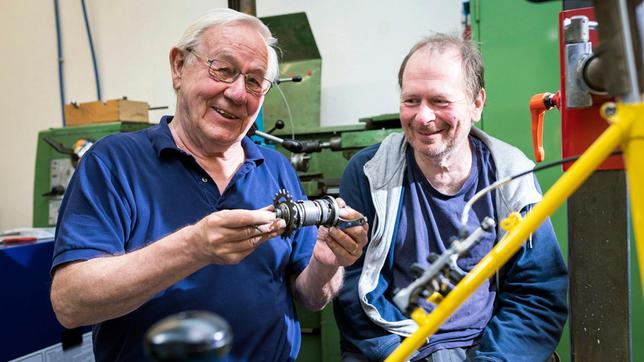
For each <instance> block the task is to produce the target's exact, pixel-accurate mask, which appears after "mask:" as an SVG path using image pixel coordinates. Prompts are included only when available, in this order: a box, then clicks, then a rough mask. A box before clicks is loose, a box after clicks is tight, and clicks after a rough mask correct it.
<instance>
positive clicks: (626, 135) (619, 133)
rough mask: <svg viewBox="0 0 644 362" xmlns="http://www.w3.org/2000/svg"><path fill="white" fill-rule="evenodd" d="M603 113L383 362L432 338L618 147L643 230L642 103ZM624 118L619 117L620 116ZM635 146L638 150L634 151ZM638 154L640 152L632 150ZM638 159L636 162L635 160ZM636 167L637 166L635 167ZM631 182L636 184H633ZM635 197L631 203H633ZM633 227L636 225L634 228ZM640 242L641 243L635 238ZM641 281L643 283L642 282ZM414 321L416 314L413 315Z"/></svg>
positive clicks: (402, 357) (396, 361)
mask: <svg viewBox="0 0 644 362" xmlns="http://www.w3.org/2000/svg"><path fill="white" fill-rule="evenodd" d="M602 112H603V113H604V114H607V117H608V118H609V119H610V120H611V121H612V122H613V124H612V125H610V126H609V127H608V128H607V129H606V130H605V131H604V132H603V133H602V134H601V135H600V136H599V138H598V139H597V140H596V141H595V142H594V143H593V144H592V145H591V146H590V147H589V148H588V149H587V150H586V152H584V153H583V154H582V156H581V157H580V158H579V160H577V162H575V163H574V164H573V165H572V166H571V167H570V169H568V171H567V172H566V173H564V174H563V175H562V176H561V177H560V178H559V180H557V182H556V183H555V184H554V185H552V187H551V188H550V190H548V192H546V194H545V195H544V196H543V200H541V202H539V203H538V204H536V205H535V206H534V207H533V208H532V209H531V210H530V211H529V212H528V214H527V215H526V217H525V219H524V220H523V221H522V222H521V223H520V224H519V225H518V226H516V227H514V228H513V229H512V230H511V231H509V232H508V233H507V234H506V235H505V237H503V239H501V240H500V241H499V242H498V243H497V244H496V246H495V247H494V248H493V249H492V250H491V251H490V252H489V253H488V254H487V255H486V256H485V257H484V258H483V259H481V261H480V262H479V263H478V264H477V265H476V266H475V267H474V269H472V270H471V271H470V272H469V273H468V274H467V275H466V276H465V277H464V278H463V279H462V280H461V281H460V282H459V283H458V284H457V285H456V287H455V288H454V289H453V290H452V291H451V292H450V293H449V294H448V295H447V297H445V299H443V300H442V301H441V302H440V303H439V304H438V305H437V306H436V308H435V309H434V310H433V311H432V313H431V314H429V315H428V316H426V317H425V318H418V319H419V320H422V321H423V323H421V324H420V325H419V327H418V330H417V331H416V332H414V333H413V334H412V335H411V336H409V337H408V338H406V339H405V340H404V341H403V342H402V343H401V344H400V346H398V348H397V349H396V350H395V351H394V352H393V353H392V354H391V355H390V356H389V357H387V359H386V360H385V362H402V361H406V360H407V359H408V358H409V356H411V355H412V354H413V353H414V351H416V350H417V349H418V348H420V347H421V346H422V345H423V344H424V343H425V341H426V340H427V338H429V337H430V336H431V335H433V334H434V333H435V332H436V331H437V330H438V328H439V327H440V326H441V324H443V322H444V321H445V320H446V319H447V318H449V316H450V315H452V313H454V311H455V310H456V309H457V308H458V307H459V306H460V305H461V304H462V303H463V301H465V299H467V298H468V297H469V296H470V295H471V294H472V293H473V292H474V291H476V289H478V288H479V287H480V286H481V284H483V282H485V281H486V280H488V279H489V278H491V277H492V275H494V273H495V272H496V271H497V270H498V269H499V268H500V267H502V266H503V265H504V264H505V263H506V262H507V261H508V260H509V259H510V258H511V257H512V256H513V255H514V254H515V253H516V252H517V251H518V250H519V249H520V248H521V245H523V243H524V241H525V240H527V238H528V237H529V236H530V234H532V233H533V232H534V231H535V230H537V228H539V226H540V225H541V224H542V223H543V222H544V221H545V219H546V218H547V217H548V216H550V215H551V214H552V213H554V212H555V211H556V210H557V208H558V207H559V206H561V204H562V203H563V202H564V201H565V200H566V199H567V198H568V197H569V196H570V195H571V194H572V193H573V192H575V191H576V190H577V188H579V186H580V185H581V184H582V183H583V182H584V181H585V180H586V179H587V178H588V177H589V176H590V175H591V174H592V173H593V171H594V170H595V169H596V168H597V166H599V165H600V164H601V163H602V162H603V161H604V160H605V159H606V158H607V157H608V156H609V155H610V153H611V152H613V151H614V150H615V149H616V147H617V146H618V145H620V143H623V144H625V145H626V146H625V147H624V148H625V149H627V150H628V151H627V152H626V154H625V157H626V158H628V155H629V154H631V155H632V156H634V157H630V158H631V159H632V161H630V162H628V163H627V166H628V168H629V169H632V170H636V171H637V172H636V173H635V172H634V173H633V174H634V175H632V176H631V178H629V180H631V181H630V183H631V184H634V183H636V182H637V180H639V185H637V190H633V189H632V187H633V186H632V185H631V191H636V192H638V194H637V195H633V193H631V203H632V207H633V209H638V212H637V215H638V217H639V218H638V219H634V220H635V221H634V222H635V223H636V224H639V227H638V228H636V234H637V232H638V231H637V229H639V230H640V231H639V232H640V233H641V232H643V231H644V230H642V227H643V226H644V225H643V222H644V221H643V220H642V219H641V217H642V214H641V213H640V212H639V209H640V208H641V206H642V201H643V200H642V197H643V196H644V193H642V192H644V186H642V184H644V177H643V176H644V167H642V158H643V157H644V153H642V147H643V144H642V141H644V139H641V138H639V137H638V139H637V146H633V145H632V144H633V143H632V142H628V141H629V140H630V138H631V136H630V131H631V126H632V124H633V123H634V121H635V120H636V118H640V119H638V120H637V122H638V123H639V124H638V126H637V127H635V129H636V130H637V132H638V134H639V136H641V135H642V134H644V132H642V129H643V128H644V126H642V122H644V119H642V117H644V105H643V104H642V103H636V104H628V105H626V104H622V103H618V104H614V103H607V104H604V105H603V106H602ZM622 112H623V113H624V114H621V113H622ZM636 147H637V148H636ZM637 150H639V151H637ZM636 155H640V159H639V160H637V159H636V158H637V156H636ZM636 164H637V165H639V167H638V166H637V165H636ZM633 179H635V180H633ZM636 197H637V198H638V199H637V200H634V199H633V198H636ZM636 226H637V225H636ZM639 240H642V238H639ZM643 242H644V241H643ZM641 249H642V248H638V252H639V259H640V265H644V264H642V262H643V261H644V251H642V250H641ZM643 279H644V278H643ZM416 316H418V313H416Z"/></svg>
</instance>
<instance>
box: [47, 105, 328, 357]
mask: <svg viewBox="0 0 644 362" xmlns="http://www.w3.org/2000/svg"><path fill="white" fill-rule="evenodd" d="M171 121H172V117H167V116H166V117H164V118H162V119H161V122H160V124H159V125H158V126H154V127H151V128H148V129H145V130H141V131H138V132H132V133H121V134H116V135H111V136H108V137H105V138H104V139H102V140H100V141H98V142H97V143H96V144H95V145H94V146H93V147H92V148H91V149H90V150H89V151H88V152H87V153H86V154H85V155H84V156H83V158H82V160H81V162H80V164H79V166H78V169H77V170H76V172H75V173H74V176H73V178H72V180H71V182H70V185H69V188H68V190H67V192H66V193H65V199H64V200H63V203H62V205H61V209H60V213H59V220H58V228H57V230H56V245H55V250H54V259H53V265H52V271H53V270H54V269H55V268H56V267H57V266H59V265H61V264H64V263H68V262H72V261H77V260H87V259H91V258H96V257H102V256H110V255H120V254H124V253H127V252H130V251H133V250H136V249H139V248H142V247H145V246H146V245H147V244H149V243H153V242H155V241H156V240H159V239H160V238H162V237H164V236H165V235H168V234H170V233H172V232H174V231H176V230H178V229H180V228H182V227H184V226H186V225H190V224H194V223H196V222H197V221H199V220H200V219H202V218H203V217H204V216H206V215H208V214H210V213H213V212H216V211H219V210H224V209H258V208H262V207H265V206H267V205H269V204H271V203H272V198H273V196H274V195H275V193H276V192H277V191H278V190H279V189H286V190H288V191H289V192H290V193H291V195H293V197H294V199H305V198H306V196H305V195H304V193H303V190H302V188H301V185H300V183H299V180H298V178H297V175H296V173H295V171H294V170H293V168H292V167H291V165H290V164H289V162H288V160H287V159H286V158H285V157H283V156H282V155H281V154H279V153H278V152H276V151H274V150H271V149H268V148H264V147H260V146H257V145H255V144H254V143H253V142H252V141H251V140H250V139H248V138H244V139H243V141H242V146H243V149H244V152H245V155H246V159H245V162H244V163H243V165H242V166H241V167H240V168H239V170H238V171H237V173H236V174H235V175H234V177H233V178H232V180H231V181H230V183H229V185H228V186H227V187H226V189H225V190H224V192H223V194H220V192H219V190H218V188H217V185H216V184H215V182H214V181H213V180H212V179H211V178H210V177H209V176H208V174H207V173H206V172H205V171H204V170H203V169H202V168H201V167H200V166H199V165H198V164H197V162H196V161H195V159H194V158H193V157H192V156H190V155H188V154H186V153H185V152H183V151H182V150H180V149H179V148H177V146H176V144H175V142H174V140H173V138H172V135H171V133H170V129H169V128H168V123H169V122H171ZM315 234H316V229H315V228H314V227H306V228H302V229H300V230H298V231H297V232H296V233H294V234H293V235H292V236H291V237H290V238H288V239H286V240H285V239H282V238H281V237H277V238H274V239H271V240H268V241H266V242H265V243H264V244H262V245H261V246H260V247H259V248H258V249H257V250H256V251H255V252H253V253H252V254H251V255H249V256H248V257H246V258H245V259H244V260H242V261H241V262H240V263H239V264H236V265H209V266H207V267H205V268H203V269H201V270H199V271H197V272H196V273H194V274H192V275H190V276H189V277H187V278H185V279H183V280H181V281H179V282H178V283H176V284H175V285H173V286H172V287H170V288H168V289H166V290H164V291H162V292H160V293H159V294H158V295H156V296H154V297H153V298H152V299H151V300H149V301H148V302H147V303H145V304H144V305H142V306H141V307H140V308H138V309H137V310H135V311H133V312H131V313H129V314H127V315H125V316H123V317H120V318H116V319H113V320H108V321H105V322H103V323H99V324H97V325H95V326H94V327H93V339H94V353H95V356H96V360H97V361H142V360H145V357H144V352H143V339H144V334H145V332H146V330H147V329H148V328H149V327H150V326H151V325H152V324H153V323H155V322H157V321H158V320H160V319H162V318H164V317H166V316H168V315H171V314H175V313H178V312H181V311H185V310H207V311H211V312H214V313H217V314H219V315H220V316H222V317H223V318H224V319H226V320H227V321H228V323H230V325H231V327H232V330H233V333H234V339H233V348H232V351H231V353H230V354H229V360H230V361H288V360H294V359H295V357H296V355H297V352H298V350H299V347H300V327H299V323H298V321H297V317H296V315H295V309H294V306H293V302H292V295H291V293H290V290H289V281H290V277H291V276H297V275H298V274H299V273H300V272H301V271H302V270H303V269H304V268H305V267H306V265H307V264H308V262H309V259H310V257H311V254H312V250H313V245H314V243H315ZM117 277H118V276H117Z"/></svg>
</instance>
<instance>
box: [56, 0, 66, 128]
mask: <svg viewBox="0 0 644 362" xmlns="http://www.w3.org/2000/svg"><path fill="white" fill-rule="evenodd" d="M54 16H55V18H56V49H57V50H58V88H59V91H60V110H61V112H62V115H63V127H65V126H66V122H65V77H64V73H63V39H62V34H61V32H60V12H59V10H58V0H54Z"/></svg>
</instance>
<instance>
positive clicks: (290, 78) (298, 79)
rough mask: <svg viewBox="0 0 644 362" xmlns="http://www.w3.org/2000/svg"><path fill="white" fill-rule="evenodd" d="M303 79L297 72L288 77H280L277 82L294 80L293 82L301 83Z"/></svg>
mask: <svg viewBox="0 0 644 362" xmlns="http://www.w3.org/2000/svg"><path fill="white" fill-rule="evenodd" d="M301 81H302V76H301V75H299V74H296V75H294V76H292V77H286V78H280V79H278V80H276V81H275V84H280V83H284V82H293V83H299V82H301Z"/></svg>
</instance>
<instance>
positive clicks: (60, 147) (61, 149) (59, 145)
mask: <svg viewBox="0 0 644 362" xmlns="http://www.w3.org/2000/svg"><path fill="white" fill-rule="evenodd" d="M43 141H45V142H47V144H48V145H50V146H51V148H53V149H54V150H56V152H58V153H62V154H63V155H70V156H73V155H74V150H72V149H71V148H67V147H65V145H63V144H62V143H60V142H58V141H56V140H55V139H53V138H51V137H45V138H43Z"/></svg>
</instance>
